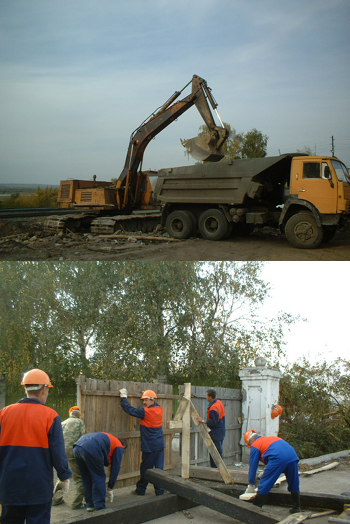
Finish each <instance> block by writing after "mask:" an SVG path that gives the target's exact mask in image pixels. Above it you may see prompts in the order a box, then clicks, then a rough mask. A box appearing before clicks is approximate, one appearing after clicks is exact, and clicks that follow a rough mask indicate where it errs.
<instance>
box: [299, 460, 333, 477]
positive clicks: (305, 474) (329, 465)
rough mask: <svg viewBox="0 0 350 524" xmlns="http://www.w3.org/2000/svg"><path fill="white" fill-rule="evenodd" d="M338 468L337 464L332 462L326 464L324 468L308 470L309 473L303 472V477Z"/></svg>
mask: <svg viewBox="0 0 350 524" xmlns="http://www.w3.org/2000/svg"><path fill="white" fill-rule="evenodd" d="M337 466H339V462H332V463H331V464H327V465H326V466H322V467H321V468H317V469H309V471H303V473H302V474H303V476H304V477H307V476H308V475H314V474H315V473H320V472H321V471H327V470H328V469H333V468H336V467H337Z"/></svg>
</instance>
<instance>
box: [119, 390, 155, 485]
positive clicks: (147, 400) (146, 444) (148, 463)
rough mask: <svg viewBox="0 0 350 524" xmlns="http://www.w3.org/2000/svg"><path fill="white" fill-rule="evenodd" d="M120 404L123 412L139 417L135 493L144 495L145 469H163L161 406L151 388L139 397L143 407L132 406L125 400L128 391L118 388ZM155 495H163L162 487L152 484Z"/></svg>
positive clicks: (146, 482) (145, 483)
mask: <svg viewBox="0 0 350 524" xmlns="http://www.w3.org/2000/svg"><path fill="white" fill-rule="evenodd" d="M119 393H120V398H121V406H122V408H123V410H124V411H125V413H127V414H128V415H131V416H132V417H137V418H140V419H141V422H140V432H141V451H142V461H141V465H140V480H139V481H138V482H137V483H136V489H135V491H134V492H133V493H134V494H135V495H144V494H145V492H146V488H147V485H148V481H147V480H146V478H145V474H146V471H147V470H148V469H152V468H158V469H164V447H165V444H164V434H163V429H162V423H163V408H162V407H161V406H160V405H159V404H157V403H156V398H157V395H156V393H155V392H154V391H152V390H151V389H147V390H146V391H144V392H143V394H142V396H141V399H142V404H143V408H134V407H132V406H131V405H130V403H129V402H128V400H127V397H128V392H127V390H126V389H120V390H119ZM154 491H155V493H156V495H163V494H164V489H163V488H161V487H159V486H154Z"/></svg>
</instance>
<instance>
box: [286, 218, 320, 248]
mask: <svg viewBox="0 0 350 524" xmlns="http://www.w3.org/2000/svg"><path fill="white" fill-rule="evenodd" d="M285 234H286V237H287V240H288V242H289V243H290V244H291V245H292V246H293V247H297V248H299V249H314V248H316V247H318V246H319V245H320V244H321V242H322V240H323V229H322V227H320V226H318V225H317V222H316V219H315V217H314V216H313V215H312V214H311V213H307V212H301V213H297V214H296V215H293V216H292V217H291V218H290V219H289V220H288V222H287V224H286V227H285Z"/></svg>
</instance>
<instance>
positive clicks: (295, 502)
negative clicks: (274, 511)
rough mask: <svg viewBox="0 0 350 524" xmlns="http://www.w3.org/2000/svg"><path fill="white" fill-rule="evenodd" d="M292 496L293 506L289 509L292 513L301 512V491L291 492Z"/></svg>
mask: <svg viewBox="0 0 350 524" xmlns="http://www.w3.org/2000/svg"><path fill="white" fill-rule="evenodd" d="M291 496H292V508H291V509H290V510H289V512H290V513H299V511H301V507H300V491H297V492H296V493H291Z"/></svg>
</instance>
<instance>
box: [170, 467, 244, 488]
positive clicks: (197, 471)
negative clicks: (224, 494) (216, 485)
mask: <svg viewBox="0 0 350 524" xmlns="http://www.w3.org/2000/svg"><path fill="white" fill-rule="evenodd" d="M227 471H228V472H229V475H230V476H231V478H232V479H233V482H234V483H237V484H243V485H244V486H245V487H247V484H248V471H238V470H235V469H232V468H231V469H230V468H227ZM171 472H172V474H173V475H180V469H179V468H174V469H172V471H171ZM190 478H196V479H203V480H212V481H213V482H220V481H222V480H223V479H222V476H221V474H220V472H219V470H217V469H216V468H208V467H203V466H192V465H190Z"/></svg>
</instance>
